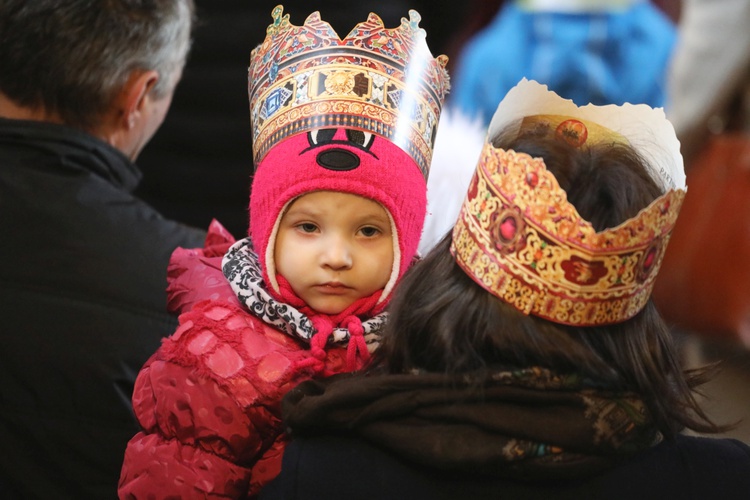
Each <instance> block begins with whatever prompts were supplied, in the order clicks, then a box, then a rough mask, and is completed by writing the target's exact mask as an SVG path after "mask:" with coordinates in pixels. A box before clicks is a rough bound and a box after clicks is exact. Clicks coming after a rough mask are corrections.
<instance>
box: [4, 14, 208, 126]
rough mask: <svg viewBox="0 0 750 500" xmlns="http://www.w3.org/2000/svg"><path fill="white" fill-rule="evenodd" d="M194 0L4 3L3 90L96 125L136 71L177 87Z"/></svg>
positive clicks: (163, 90) (163, 87) (159, 91)
mask: <svg viewBox="0 0 750 500" xmlns="http://www.w3.org/2000/svg"><path fill="white" fill-rule="evenodd" d="M194 12H195V6H194V3H193V0H33V1H29V0H2V1H0V92H2V93H4V94H5V95H6V96H7V97H8V98H10V99H11V100H12V101H14V102H15V103H16V104H18V105H20V106H24V107H29V108H33V109H38V110H43V111H45V112H47V113H53V114H56V115H58V116H60V117H61V118H62V120H63V121H64V122H65V123H66V124H68V125H70V126H73V127H77V128H82V129H88V130H90V129H94V128H96V127H97V126H98V125H99V124H100V120H101V119H102V117H103V116H104V115H105V114H106V112H107V111H108V110H109V108H110V106H112V104H113V102H114V99H115V97H116V96H117V94H118V92H119V91H120V90H121V89H122V88H123V86H124V85H125V84H126V83H127V81H128V79H129V78H130V77H131V75H132V74H133V72H134V71H149V70H156V71H157V72H158V73H159V76H160V78H159V81H158V82H157V84H156V85H155V86H154V88H153V89H152V90H151V91H152V92H153V95H154V97H155V98H157V99H158V98H161V97H164V96H166V95H167V94H168V93H169V92H171V91H172V85H173V78H172V76H173V75H174V73H175V71H178V70H181V69H182V66H183V65H184V64H185V59H186V57H187V53H188V51H189V48H190V41H191V30H192V24H193V17H194Z"/></svg>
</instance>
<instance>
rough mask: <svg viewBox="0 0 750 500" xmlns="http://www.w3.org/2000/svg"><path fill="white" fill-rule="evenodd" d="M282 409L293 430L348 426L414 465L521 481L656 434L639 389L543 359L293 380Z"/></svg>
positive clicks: (617, 456)
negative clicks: (479, 372) (478, 369)
mask: <svg viewBox="0 0 750 500" xmlns="http://www.w3.org/2000/svg"><path fill="white" fill-rule="evenodd" d="M283 413H284V419H285V422H286V425H287V427H288V428H290V429H291V432H292V435H293V436H294V435H315V434H326V433H335V434H342V433H344V434H349V435H355V436H359V437H362V438H364V439H366V440H368V441H371V442H373V443H375V444H377V445H378V446H382V447H385V448H386V449H388V450H390V451H392V452H393V453H395V454H396V455H398V456H401V457H403V458H406V459H408V460H410V461H412V462H416V463H418V464H421V465H426V466H430V467H434V468H437V469H441V470H445V471H457V472H468V473H476V474H479V475H491V476H501V477H512V478H514V479H519V480H524V479H533V480H553V479H560V478H567V479H570V478H575V477H582V476H585V475H590V474H593V473H596V472H599V471H601V470H603V469H605V468H608V467H611V466H612V465H614V464H616V463H617V462H618V461H620V460H622V459H624V458H627V457H629V456H631V455H632V454H634V453H636V452H638V451H641V450H644V449H646V448H648V447H650V446H653V445H654V444H656V443H657V442H659V441H660V440H661V437H660V434H659V433H658V432H657V430H656V429H655V427H654V425H653V423H652V421H651V419H650V416H649V413H648V410H647V408H646V406H645V404H644V402H643V401H642V400H641V399H640V398H639V397H638V396H637V395H635V394H633V393H629V392H618V391H609V390H605V389H602V388H597V387H595V386H594V385H593V384H591V383H589V382H587V381H585V380H583V379H581V378H580V377H578V376H575V375H570V376H559V375H556V374H554V373H552V372H550V371H549V370H545V369H541V368H528V369H523V370H516V371H496V372H494V373H492V374H491V375H489V376H483V377H482V378H481V379H477V378H473V379H472V378H471V377H462V378H459V377H449V376H446V375H441V374H425V373H418V374H404V375H363V374H345V375H340V376H335V377H331V378H329V379H324V380H314V381H309V382H305V383H303V384H301V385H299V386H298V387H297V388H296V389H293V390H292V391H291V392H289V393H288V395H287V396H286V397H285V398H284V403H283Z"/></svg>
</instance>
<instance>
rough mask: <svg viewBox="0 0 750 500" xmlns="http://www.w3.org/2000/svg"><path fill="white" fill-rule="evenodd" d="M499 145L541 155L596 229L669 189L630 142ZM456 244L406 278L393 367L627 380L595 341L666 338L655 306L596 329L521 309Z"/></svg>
mask: <svg viewBox="0 0 750 500" xmlns="http://www.w3.org/2000/svg"><path fill="white" fill-rule="evenodd" d="M494 146H495V147H498V148H502V149H512V150H514V151H516V152H518V153H526V154H529V155H530V156H533V157H535V158H542V159H543V160H544V162H545V165H546V166H547V169H548V170H549V171H550V172H551V173H553V174H554V175H555V178H556V179H557V180H558V181H559V183H560V187H561V188H563V189H564V190H565V191H566V193H567V195H568V201H569V202H570V203H572V204H573V206H575V208H576V210H577V211H578V213H579V214H580V215H581V216H582V217H583V218H585V219H586V220H589V221H591V222H592V224H593V226H594V229H595V230H596V231H602V230H604V229H607V228H610V227H615V226H617V225H619V224H621V223H622V222H624V221H625V220H627V219H629V218H631V217H634V216H635V215H637V214H638V213H639V212H640V211H641V210H642V209H643V208H645V207H646V206H648V205H649V204H650V203H651V202H653V200H655V199H656V198H657V197H659V196H660V195H661V194H662V193H661V188H660V187H659V186H658V185H657V184H656V183H655V182H654V181H653V179H651V177H650V176H649V175H648V171H647V170H646V168H645V165H644V161H643V159H642V158H640V157H639V156H638V154H637V153H636V152H635V151H633V149H632V148H629V147H627V146H624V145H610V144H607V145H597V146H592V147H590V148H585V149H580V148H574V147H571V146H570V145H568V144H567V143H561V142H560V141H557V140H555V139H551V138H546V139H545V138H539V137H533V136H522V137H514V138H512V139H510V140H508V139H504V138H503V137H502V136H501V137H499V138H497V139H496V140H495V141H494ZM450 245H451V235H450V234H448V235H446V236H445V237H444V238H443V240H442V241H441V242H440V243H439V244H438V245H437V246H436V247H435V248H434V249H433V251H431V252H430V253H429V254H428V255H427V256H426V257H425V258H424V260H423V261H422V262H420V263H419V264H418V265H417V266H415V269H414V270H413V271H411V272H410V273H408V274H407V276H406V277H405V279H404V281H403V283H402V285H401V286H400V289H399V290H398V291H397V293H396V295H395V297H394V301H395V302H394V304H393V306H392V311H391V322H392V325H393V328H392V330H391V334H392V335H393V336H394V337H397V338H398V342H397V343H396V344H395V345H394V352H389V353H387V354H384V357H386V358H387V360H386V362H387V363H388V364H389V365H390V366H392V367H393V369H394V370H395V371H402V370H411V369H426V370H428V371H437V372H443V371H447V372H454V373H462V372H469V371H473V370H477V369H482V368H485V367H487V366H490V365H504V366H516V367H520V366H531V365H541V366H546V367H548V368H552V369H558V370H563V371H577V370H578V369H582V370H584V371H585V372H587V375H589V376H592V377H593V378H595V379H599V380H606V381H607V382H610V383H617V384H622V383H624V382H625V380H624V378H625V374H624V373H618V369H617V366H616V365H615V366H613V365H611V362H612V361H613V359H612V358H613V357H614V356H616V353H612V352H605V351H606V350H607V349H606V346H601V352H599V350H600V349H599V348H598V347H597V346H596V342H593V341H592V342H589V341H588V337H592V338H593V337H596V335H597V332H599V334H600V333H601V332H605V333H606V332H608V331H612V332H615V331H620V330H622V329H625V330H628V329H630V330H632V331H633V334H634V335H640V334H642V333H643V334H644V338H645V339H650V338H651V337H653V336H661V335H662V334H666V329H665V327H664V325H663V323H662V322H661V320H660V319H659V317H658V314H656V312H655V310H654V309H653V306H652V305H651V304H650V303H649V304H648V305H647V306H646V307H645V310H644V311H643V312H642V313H640V314H637V315H636V317H635V318H633V319H632V320H628V321H626V322H624V323H619V324H615V325H612V326H601V327H596V328H592V327H588V328H585V327H580V328H576V327H572V326H565V325H561V324H556V323H553V322H551V321H548V320H545V319H541V318H538V317H535V316H533V315H526V314H523V313H522V312H520V311H518V310H517V309H516V308H515V307H513V306H511V305H509V304H507V303H505V302H503V301H502V300H500V299H498V298H497V297H496V296H494V295H492V294H491V293H488V292H487V291H486V290H485V289H484V288H482V287H481V286H479V285H478V284H477V283H476V282H475V281H474V279H472V278H471V277H469V276H468V275H467V274H466V272H465V271H464V270H463V269H462V268H461V267H460V266H459V265H458V264H457V263H456V261H455V259H454V257H453V256H452V255H451V253H450V252H449V248H450ZM584 332H585V333H584ZM614 336H616V335H614ZM620 337H622V335H620ZM392 342H394V339H390V338H389V339H385V340H384V343H386V344H388V343H392ZM428 346H429V348H427V347H428ZM610 347H614V346H610ZM389 349H390V348H389ZM614 349H615V350H618V349H619V348H617V347H614ZM386 350H387V349H386ZM626 364H627V363H626Z"/></svg>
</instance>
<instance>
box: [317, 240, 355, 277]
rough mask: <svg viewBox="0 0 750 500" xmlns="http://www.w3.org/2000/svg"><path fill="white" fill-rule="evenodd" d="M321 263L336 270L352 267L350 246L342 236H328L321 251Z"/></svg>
mask: <svg viewBox="0 0 750 500" xmlns="http://www.w3.org/2000/svg"><path fill="white" fill-rule="evenodd" d="M323 265H324V266H326V267H329V268H331V269H336V270H341V269H349V268H350V267H352V252H351V248H350V246H349V244H348V243H347V242H346V241H345V239H344V238H342V237H338V236H336V237H331V238H328V242H327V244H326V248H325V249H324V251H323Z"/></svg>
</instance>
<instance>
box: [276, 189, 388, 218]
mask: <svg viewBox="0 0 750 500" xmlns="http://www.w3.org/2000/svg"><path fill="white" fill-rule="evenodd" d="M331 206H342V207H366V206H367V207H371V208H373V209H374V208H376V207H377V208H379V209H380V210H382V211H383V212H386V213H387V212H388V210H387V209H386V208H385V207H384V206H383V205H382V204H381V203H380V202H378V201H376V200H374V199H372V198H367V197H365V196H362V195H359V194H354V193H348V192H345V191H329V190H320V191H311V192H309V193H304V194H302V195H300V196H297V197H296V198H294V199H293V200H292V201H291V203H290V204H289V208H288V209H287V210H291V209H292V208H295V207H296V208H300V207H305V208H315V207H331Z"/></svg>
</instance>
